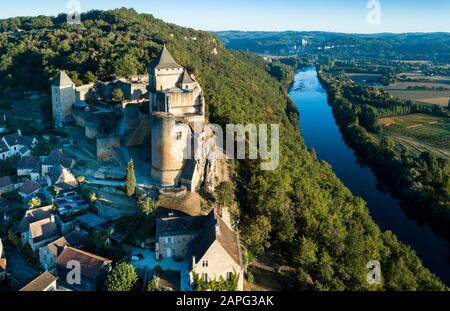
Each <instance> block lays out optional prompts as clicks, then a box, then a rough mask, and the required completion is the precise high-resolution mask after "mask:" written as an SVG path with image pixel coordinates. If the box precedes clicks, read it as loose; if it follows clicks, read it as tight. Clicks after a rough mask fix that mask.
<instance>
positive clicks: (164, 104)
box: [52, 46, 216, 191]
mask: <svg viewBox="0 0 450 311" xmlns="http://www.w3.org/2000/svg"><path fill="white" fill-rule="evenodd" d="M115 88H119V89H121V90H122V92H123V94H124V101H123V102H122V105H121V106H120V107H119V106H118V105H116V106H115V107H114V108H113V107H112V105H110V104H108V102H109V103H113V101H112V91H113V89H115ZM147 98H148V108H149V109H148V114H147V112H145V113H144V112H143V111H142V110H143V109H140V110H141V111H140V112H136V113H133V109H134V108H133V105H134V107H135V108H136V107H137V108H138V107H141V108H142V104H144V103H146V102H147ZM87 99H90V101H89V102H90V104H87V103H86V100H87ZM93 102H94V104H93ZM52 105H53V118H54V122H55V126H56V127H63V126H64V125H65V124H68V123H76V124H77V125H79V126H81V127H83V128H84V129H85V135H86V137H88V138H90V139H95V140H96V146H97V158H98V160H100V161H109V160H111V159H114V157H115V155H116V154H117V153H118V150H120V149H121V148H127V147H131V146H136V145H139V144H145V143H146V144H147V145H148V144H149V143H150V147H151V149H150V153H151V156H150V158H151V165H150V167H151V170H150V169H149V171H148V172H144V174H145V175H147V176H149V177H151V180H152V185H153V186H157V187H158V188H160V189H165V190H167V189H175V190H177V189H186V190H188V191H196V190H198V188H199V187H200V186H201V184H202V183H203V182H204V181H206V184H207V185H208V187H209V188H213V187H214V181H213V180H214V174H215V170H216V164H215V160H214V159H208V155H209V154H211V153H212V151H211V145H214V142H213V139H212V135H211V133H209V132H208V133H207V130H206V129H207V127H206V119H205V98H204V95H203V90H202V88H201V86H200V84H199V83H198V82H197V81H196V80H195V77H194V76H193V75H191V74H189V72H188V71H187V70H186V69H185V68H183V66H181V65H179V64H178V63H177V62H176V61H175V59H174V58H173V57H172V55H171V54H170V52H169V51H168V49H167V48H166V46H164V47H163V49H162V51H161V52H160V54H159V56H158V57H157V58H156V59H155V60H154V61H153V62H152V63H151V64H150V65H149V66H148V80H147V79H146V78H142V77H138V78H137V79H136V78H127V79H118V80H116V81H111V82H98V83H96V84H88V85H83V86H79V87H75V84H74V83H73V82H72V81H71V80H70V78H69V76H68V75H67V74H66V73H65V72H64V71H61V72H60V73H59V74H58V76H57V77H56V78H55V79H54V80H53V82H52ZM138 109H139V108H138ZM134 115H135V116H134ZM194 138H195V142H196V143H194ZM149 140H150V141H149ZM206 143H209V144H206ZM205 145H207V146H208V147H207V148H205V147H203V146H205ZM142 150H145V149H144V148H143V149H142ZM119 153H120V152H119ZM194 155H195V156H194ZM122 165H123V163H122Z"/></svg>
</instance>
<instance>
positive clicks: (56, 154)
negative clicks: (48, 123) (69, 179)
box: [43, 149, 74, 168]
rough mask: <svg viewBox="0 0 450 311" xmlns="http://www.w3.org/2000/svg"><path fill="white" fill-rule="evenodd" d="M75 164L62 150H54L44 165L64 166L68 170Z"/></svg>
mask: <svg viewBox="0 0 450 311" xmlns="http://www.w3.org/2000/svg"><path fill="white" fill-rule="evenodd" d="M73 163H74V160H73V158H71V157H68V156H66V155H64V153H63V152H62V151H61V150H60V149H55V150H52V151H51V152H50V153H49V155H48V157H47V159H45V160H44V163H43V164H44V165H62V166H63V167H66V168H71V167H72V164H73Z"/></svg>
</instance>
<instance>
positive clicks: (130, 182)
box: [125, 159, 136, 197]
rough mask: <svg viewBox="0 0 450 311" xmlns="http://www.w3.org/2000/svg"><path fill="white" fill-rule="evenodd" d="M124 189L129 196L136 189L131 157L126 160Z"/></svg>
mask: <svg viewBox="0 0 450 311" xmlns="http://www.w3.org/2000/svg"><path fill="white" fill-rule="evenodd" d="M125 189H126V193H127V195H128V196H129V197H131V196H132V195H133V194H134V193H135V191H136V176H135V175H134V162H133V159H131V160H130V161H129V162H128V167H127V176H126V180H125Z"/></svg>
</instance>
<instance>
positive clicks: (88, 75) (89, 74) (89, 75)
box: [84, 71, 98, 83]
mask: <svg viewBox="0 0 450 311" xmlns="http://www.w3.org/2000/svg"><path fill="white" fill-rule="evenodd" d="M84 79H85V80H86V82H88V83H91V82H93V83H95V82H97V81H98V77H97V76H96V75H95V74H94V73H93V72H92V71H87V72H86V73H85V74H84Z"/></svg>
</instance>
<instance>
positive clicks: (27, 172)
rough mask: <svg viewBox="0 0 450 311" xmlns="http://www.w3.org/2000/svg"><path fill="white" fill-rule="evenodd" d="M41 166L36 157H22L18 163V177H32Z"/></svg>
mask: <svg viewBox="0 0 450 311" xmlns="http://www.w3.org/2000/svg"><path fill="white" fill-rule="evenodd" d="M38 164H39V159H38V158H37V157H34V156H25V157H22V158H21V159H20V160H19V162H18V163H17V176H31V172H32V171H33V170H34V169H35V168H36V166H37V165H38Z"/></svg>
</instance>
